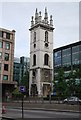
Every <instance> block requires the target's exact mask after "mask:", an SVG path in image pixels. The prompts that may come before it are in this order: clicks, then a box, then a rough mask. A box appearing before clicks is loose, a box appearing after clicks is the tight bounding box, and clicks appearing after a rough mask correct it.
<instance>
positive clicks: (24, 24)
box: [0, 2, 79, 57]
mask: <svg viewBox="0 0 81 120" xmlns="http://www.w3.org/2000/svg"><path fill="white" fill-rule="evenodd" d="M45 7H47V11H48V17H50V15H52V16H53V25H54V28H55V30H54V32H53V49H54V48H58V47H61V46H64V45H68V44H71V43H74V42H76V41H78V40H79V2H0V27H1V28H5V29H8V30H13V29H14V30H15V31H16V33H15V53H14V56H15V57H21V56H26V57H29V56H30V31H29V28H30V26H31V16H33V15H35V10H36V8H37V9H38V12H39V11H41V12H42V18H43V17H44V13H45Z"/></svg>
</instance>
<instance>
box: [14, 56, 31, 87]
mask: <svg viewBox="0 0 81 120" xmlns="http://www.w3.org/2000/svg"><path fill="white" fill-rule="evenodd" d="M29 68H30V58H29V57H25V56H22V57H20V58H17V57H14V71H13V79H14V81H16V82H17V85H18V86H19V85H20V82H21V80H22V78H23V77H24V75H25V74H26V73H27V71H28V72H29Z"/></svg>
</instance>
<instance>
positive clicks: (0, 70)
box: [0, 63, 1, 72]
mask: <svg viewBox="0 0 81 120" xmlns="http://www.w3.org/2000/svg"><path fill="white" fill-rule="evenodd" d="M0 72H1V63H0Z"/></svg>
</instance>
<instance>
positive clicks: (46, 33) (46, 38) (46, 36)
mask: <svg viewBox="0 0 81 120" xmlns="http://www.w3.org/2000/svg"><path fill="white" fill-rule="evenodd" d="M45 42H48V32H47V31H45Z"/></svg>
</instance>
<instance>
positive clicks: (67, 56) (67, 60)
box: [62, 48, 71, 65]
mask: <svg viewBox="0 0 81 120" xmlns="http://www.w3.org/2000/svg"><path fill="white" fill-rule="evenodd" d="M62 64H63V65H67V64H68V65H71V48H67V49H64V50H62Z"/></svg>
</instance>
